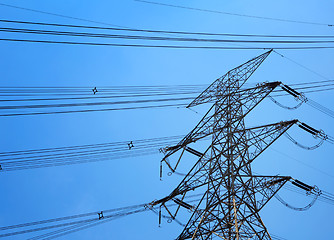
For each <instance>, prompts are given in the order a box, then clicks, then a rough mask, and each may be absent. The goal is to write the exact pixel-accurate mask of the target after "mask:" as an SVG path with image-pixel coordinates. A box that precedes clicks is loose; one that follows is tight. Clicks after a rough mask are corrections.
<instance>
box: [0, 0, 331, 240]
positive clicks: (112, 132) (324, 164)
mask: <svg viewBox="0 0 334 240" xmlns="http://www.w3.org/2000/svg"><path fill="white" fill-rule="evenodd" d="M165 2H166V3H170V4H183V5H186V6H190V7H194V8H195V7H196V8H205V9H214V10H219V11H226V12H234V13H241V14H248V15H258V16H266V17H274V18H284V19H298V20H302V21H310V22H323V23H332V24H333V23H334V19H333V14H332V12H333V7H334V2H332V1H322V2H321V3H320V2H314V1H299V0H298V1H293V2H291V1H287V0H283V1H278V2H274V3H273V2H270V1H269V2H268V1H259V0H258V1H257V0H255V1H249V2H247V3H245V1H219V0H211V1H203V0H194V1H184V2H180V1H172V0H170V1H165ZM1 3H7V4H13V5H16V6H21V7H27V8H32V9H38V10H42V11H47V12H53V13H58V14H63V15H67V16H73V17H78V18H86V19H91V20H95V21H101V22H106V23H110V24H115V25H119V26H124V27H132V28H146V29H164V30H175V31H176V30H178V31H203V32H204V31H205V32H219V33H240V34H275V35H280V34H281V35H283V34H284V35H289V34H294V35H313V34H314V35H332V34H333V28H330V27H326V26H319V25H307V24H297V23H286V22H277V21H268V20H263V19H262V20H261V19H252V18H243V17H236V16H229V15H222V14H213V13H205V12H198V11H191V10H186V9H177V8H169V7H162V6H156V5H149V4H145V3H140V2H135V1H130V0H124V1H105V0H101V1H98V3H97V2H94V1H86V0H82V1H63V0H59V1H53V2H50V1H28V2H27V1H19V0H12V1H5V0H3V1H1ZM0 13H1V18H2V19H13V20H26V21H40V22H57V23H66V24H88V23H85V22H81V21H79V20H71V19H66V18H61V17H57V16H50V15H45V14H41V13H36V12H29V11H24V10H20V9H13V8H8V7H5V6H0ZM227 46H228V45H227ZM0 49H1V58H0V66H1V67H0V71H1V76H2V78H1V86H3V87H4V86H7V87H8V86H13V87H14V86H91V87H95V86H133V85H140V86H142V85H148V86H150V85H175V84H210V83H211V82H213V81H214V80H215V79H216V78H218V77H220V76H221V75H223V74H224V73H225V72H227V71H228V70H230V69H231V68H234V67H235V66H237V65H239V64H241V63H243V62H245V61H247V60H248V59H250V58H252V57H254V56H257V55H259V54H261V53H262V52H263V51H261V50H246V51H245V50H203V49H202V50H194V49H193V50H190V49H183V50H182V49H142V48H126V47H124V48H122V47H98V46H96V47H93V46H67V45H46V44H37V43H8V42H0ZM279 52H280V53H281V54H283V55H284V56H287V57H288V58H291V59H293V60H294V61H296V62H298V63H300V64H302V65H304V66H307V67H309V68H311V69H312V70H314V71H315V72H318V73H320V74H321V75H323V76H325V77H326V78H328V79H333V76H334V70H333V68H332V62H333V56H334V55H333V50H332V49H328V50H281V51H279ZM321 80H323V79H322V78H320V77H319V76H318V75H316V74H314V73H312V72H310V71H307V70H305V69H304V68H302V67H300V66H298V65H296V64H294V63H292V62H291V61H288V60H287V59H285V58H282V57H280V56H278V55H277V54H271V55H270V56H269V57H268V58H267V60H266V61H265V62H264V63H263V65H262V66H261V67H260V68H259V69H258V70H257V72H256V73H255V74H254V75H253V76H252V77H251V78H250V79H249V82H250V83H256V82H262V81H282V82H284V83H286V84H289V83H290V84H292V83H301V82H313V81H321ZM307 96H308V97H309V98H311V99H312V100H315V101H317V102H319V103H321V104H322V105H324V106H326V107H328V108H330V109H333V106H332V105H333V104H332V103H333V101H334V97H333V93H332V92H331V91H327V92H323V93H313V94H309V95H307ZM284 100H286V103H288V104H291V105H293V104H294V101H293V100H292V99H284ZM206 107H209V106H206ZM199 113H200V114H196V113H194V112H192V111H189V110H187V109H184V108H166V109H165V108H163V109H146V110H132V111H114V112H94V113H78V114H57V115H44V116H21V117H2V118H0V126H1V133H2V134H1V138H0V139H1V140H0V141H1V144H0V151H1V152H5V151H16V150H24V149H38V148H48V147H62V146H71V145H82V144H93V143H104V142H116V141H130V140H133V139H146V138H153V137H163V136H174V135H182V134H186V133H188V132H189V131H190V130H191V129H192V127H193V126H194V125H195V124H196V122H197V121H199V119H200V118H201V113H205V107H203V108H200V110H199ZM295 118H298V119H300V120H301V121H303V122H306V123H309V124H310V125H311V126H314V127H316V128H322V129H323V130H324V131H325V132H326V133H328V134H329V135H332V136H334V130H333V127H332V126H333V124H332V123H333V119H332V118H330V117H328V116H326V115H324V114H322V113H320V112H318V111H316V110H315V109H313V108H310V107H309V106H307V105H303V106H302V107H301V108H299V109H298V110H296V111H287V110H283V109H280V108H279V107H278V106H276V105H274V104H273V103H272V102H271V101H269V100H265V101H264V102H263V103H261V105H260V106H258V107H257V108H256V109H255V110H254V112H252V113H251V114H250V116H249V119H247V121H246V123H247V124H249V125H251V126H254V125H260V124H266V123H271V122H278V121H281V120H290V119H295ZM290 133H291V135H293V136H295V137H296V138H297V139H299V140H300V141H303V140H305V142H306V143H314V141H315V140H314V139H312V137H311V136H309V135H307V134H306V133H305V132H302V131H301V130H300V129H298V128H297V127H294V128H293V129H291V132H290ZM312 141H313V142H312ZM272 148H273V149H274V150H271V149H268V150H267V151H266V152H265V153H264V154H263V155H262V156H261V157H260V158H259V159H257V161H255V163H254V170H255V171H257V172H261V173H262V174H282V175H289V176H293V177H295V178H298V179H300V180H302V181H304V182H306V183H309V184H311V185H317V186H318V187H319V188H320V189H324V190H325V191H328V192H332V193H334V186H333V184H332V183H333V178H334V177H333V175H334V173H333V167H334V163H333V161H332V160H333V159H332V156H333V146H332V145H330V144H328V143H327V144H326V143H325V144H324V145H323V146H322V147H321V148H319V149H317V150H314V151H305V150H302V149H299V148H297V147H296V146H295V145H293V144H292V143H291V142H289V141H288V140H287V139H286V138H284V137H282V138H281V139H279V140H278V141H277V142H275V144H273V146H272ZM161 157H162V156H161V155H158V154H157V155H152V156H146V157H138V158H128V159H121V160H114V161H107V162H99V163H90V164H82V165H73V166H64V167H55V168H43V169H34V170H26V171H16V172H4V173H1V175H0V178H1V191H2V194H1V196H2V197H1V198H0V206H2V207H1V208H0V225H1V226H5V225H11V224H16V223H23V222H30V221H35V220H40V219H48V218H53V217H61V216H67V215H72V214H77V213H84V212H91V211H98V210H101V209H110V208H116V207H122V206H129V205H134V204H139V203H146V202H150V201H152V200H154V199H157V198H161V197H164V196H165V195H167V194H169V193H170V191H171V190H172V189H173V188H174V187H175V186H176V184H177V183H178V181H179V180H180V179H179V178H178V177H176V176H173V177H167V176H166V177H164V180H163V181H159V161H160V159H161ZM296 159H297V160H298V161H300V162H302V163H304V164H307V165H310V166H312V167H313V168H311V167H309V166H306V165H304V164H302V163H300V162H298V161H296ZM319 170H321V171H324V172H326V173H328V175H326V174H323V173H322V172H320V171H319ZM330 175H331V176H330ZM282 196H284V197H285V199H286V200H287V201H291V202H292V203H294V204H296V205H305V204H307V203H308V201H309V198H306V197H303V196H301V195H297V194H293V193H290V192H287V191H285V192H284V190H283V191H282ZM333 214H334V208H333V206H332V205H327V204H326V203H322V202H317V203H316V204H315V206H314V207H313V208H311V209H310V210H309V211H306V212H295V211H292V210H290V209H287V208H285V207H284V206H282V205H281V204H280V203H279V202H278V201H277V200H275V199H273V200H272V201H271V202H270V203H269V204H268V205H267V206H266V207H265V208H264V209H263V211H262V212H261V216H262V219H263V221H264V223H265V224H266V226H267V228H268V229H269V231H270V232H271V233H273V234H276V235H279V236H281V237H284V238H286V239H328V236H329V235H330V234H331V232H330V229H331V219H332V216H333ZM157 225H158V218H157V216H156V215H154V214H153V213H151V212H145V213H141V214H138V215H133V216H128V217H125V218H122V219H118V220H115V221H112V222H110V223H106V224H104V225H101V226H97V227H94V228H91V229H88V230H85V231H81V232H77V233H74V234H72V235H69V236H65V237H63V238H60V239H106V238H108V239H173V238H175V237H177V235H178V233H179V232H180V231H181V228H180V226H178V225H177V224H175V223H171V224H168V223H166V222H163V224H162V227H161V228H158V227H157ZM31 236H34V235H31ZM12 239H26V237H24V236H16V237H13V238H12Z"/></svg>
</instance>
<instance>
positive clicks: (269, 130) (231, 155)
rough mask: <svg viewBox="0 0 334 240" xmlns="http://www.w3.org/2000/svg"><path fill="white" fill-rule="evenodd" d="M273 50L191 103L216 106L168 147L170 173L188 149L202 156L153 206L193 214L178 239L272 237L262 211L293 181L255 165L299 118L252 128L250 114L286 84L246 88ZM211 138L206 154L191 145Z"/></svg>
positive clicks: (232, 71) (234, 70)
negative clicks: (195, 197)
mask: <svg viewBox="0 0 334 240" xmlns="http://www.w3.org/2000/svg"><path fill="white" fill-rule="evenodd" d="M270 52H271V51H268V52H266V53H264V54H262V55H260V56H258V57H256V58H253V59H251V60H250V61H248V62H246V63H244V64H242V65H240V66H239V67H236V68H234V69H232V70H231V71H229V72H228V73H226V74H225V75H224V76H222V77H221V78H219V79H217V80H216V81H215V82H214V83H212V84H211V85H210V86H209V87H208V88H207V89H206V90H205V91H204V92H202V93H201V94H200V95H199V96H198V97H197V98H196V99H195V100H194V101H192V102H191V103H190V104H189V106H188V107H193V106H196V105H199V104H203V103H208V102H214V104H213V105H212V107H211V108H210V109H209V111H208V112H207V113H206V114H205V116H204V117H203V118H202V120H201V121H200V122H199V123H198V124H197V126H196V127H195V128H194V129H193V130H192V131H191V132H190V133H189V134H188V135H186V136H185V137H184V138H183V139H182V140H181V141H180V142H179V143H178V144H177V145H176V146H172V147H167V148H165V149H164V153H165V156H164V158H163V159H162V162H164V163H166V164H167V166H168V167H169V168H170V170H171V172H175V171H176V168H177V166H178V164H179V163H180V161H181V159H182V156H183V154H184V152H185V151H186V152H189V153H191V154H193V155H195V157H196V158H197V162H196V163H195V165H194V166H193V167H192V169H191V170H190V171H189V172H188V173H187V174H186V175H185V177H184V178H183V180H182V181H181V182H180V184H179V185H178V186H177V187H176V188H175V189H174V190H173V191H172V193H171V194H169V195H168V196H167V197H165V198H162V199H160V200H157V201H154V202H152V203H151V205H152V206H156V205H160V207H163V208H165V209H166V210H167V212H168V214H169V215H170V216H171V218H173V219H175V217H176V214H177V213H178V211H179V209H180V207H184V208H187V209H189V210H191V211H192V215H191V217H190V219H189V221H188V222H187V224H186V225H185V226H184V229H183V231H182V232H181V234H180V235H179V236H178V238H177V239H178V240H181V239H213V238H221V239H226V240H232V239H271V237H270V235H269V233H268V231H267V229H266V227H265V225H264V223H263V222H262V220H261V218H260V215H259V212H260V210H261V209H262V208H263V207H264V206H265V205H266V203H267V202H268V201H269V200H270V199H271V198H272V197H273V196H274V195H275V193H277V191H278V190H279V189H280V188H281V187H282V186H283V185H284V184H285V183H286V182H287V181H289V180H291V177H288V176H263V175H254V174H253V173H252V170H251V163H252V162H253V161H254V159H256V158H257V157H258V156H259V155H260V154H261V153H262V152H263V151H265V150H266V149H267V148H268V147H269V146H270V145H271V144H272V143H273V142H274V141H275V140H277V139H278V138H279V137H280V136H281V135H282V134H283V133H284V132H286V131H287V130H288V129H289V128H290V127H291V126H292V125H294V124H295V123H298V120H292V121H285V122H278V123H273V124H268V125H263V126H258V127H252V128H247V127H246V126H245V123H244V118H245V116H246V115H247V114H248V113H249V112H250V111H251V110H253V109H254V108H255V107H256V106H257V105H258V104H259V103H260V102H261V101H262V100H263V99H264V98H265V97H267V96H268V95H269V94H270V93H271V92H272V91H273V90H274V89H275V88H276V87H277V86H279V85H280V84H281V83H280V82H272V83H263V84H259V85H257V86H256V87H252V88H246V89H245V88H241V87H242V86H243V84H244V83H245V82H246V81H247V79H248V78H249V77H250V76H251V75H252V74H253V73H254V71H255V70H256V69H257V68H258V67H259V66H260V64H261V63H262V62H263V61H264V60H265V59H266V57H267V56H268V55H269V54H270ZM207 137H211V139H212V140H211V144H210V145H209V147H207V149H206V150H205V151H204V152H200V151H197V150H195V149H193V148H191V147H189V146H188V145H189V144H191V143H194V142H196V141H198V140H200V139H203V138H207ZM176 152H179V153H180V157H179V158H178V160H177V162H176V163H175V164H172V162H171V161H170V159H169V157H170V156H171V155H173V154H175V153H176ZM160 172H162V168H161V170H160ZM199 188H201V189H203V188H204V191H205V193H204V194H203V196H202V198H201V200H200V201H199V202H198V204H197V206H191V205H190V204H188V203H186V202H185V201H184V197H185V195H186V194H187V193H188V192H189V191H193V190H196V189H199ZM168 201H174V202H175V203H177V204H178V205H179V206H178V208H177V209H176V211H175V213H172V212H173V211H172V210H171V209H170V208H169V207H168V205H166V204H165V203H167V202H168ZM160 214H161V213H160Z"/></svg>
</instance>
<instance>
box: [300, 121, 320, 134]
mask: <svg viewBox="0 0 334 240" xmlns="http://www.w3.org/2000/svg"><path fill="white" fill-rule="evenodd" d="M301 125H303V126H304V127H306V128H309V129H310V130H312V131H314V132H316V133H317V134H318V133H320V131H319V130H317V129H315V128H313V127H311V126H309V125H307V124H306V123H301Z"/></svg>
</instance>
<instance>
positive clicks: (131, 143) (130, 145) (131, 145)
mask: <svg viewBox="0 0 334 240" xmlns="http://www.w3.org/2000/svg"><path fill="white" fill-rule="evenodd" d="M128 146H129V150H131V148H133V147H134V145H133V142H132V141H131V142H129V143H128Z"/></svg>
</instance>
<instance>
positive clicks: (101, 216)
mask: <svg viewBox="0 0 334 240" xmlns="http://www.w3.org/2000/svg"><path fill="white" fill-rule="evenodd" d="M97 214H98V215H99V220H101V219H103V218H104V216H103V211H101V212H99V213H97Z"/></svg>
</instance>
